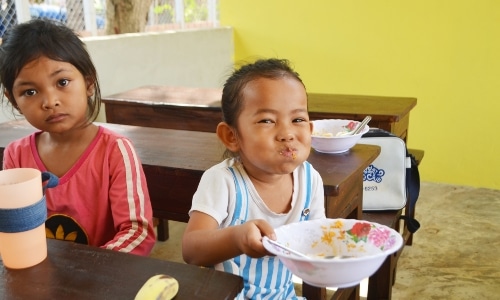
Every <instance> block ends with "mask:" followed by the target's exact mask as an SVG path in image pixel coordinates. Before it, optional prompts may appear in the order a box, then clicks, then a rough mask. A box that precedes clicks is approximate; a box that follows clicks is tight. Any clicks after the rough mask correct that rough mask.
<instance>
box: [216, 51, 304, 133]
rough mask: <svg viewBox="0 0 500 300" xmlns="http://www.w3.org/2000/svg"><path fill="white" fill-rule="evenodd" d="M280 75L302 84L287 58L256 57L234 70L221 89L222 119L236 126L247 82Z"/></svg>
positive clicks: (275, 77)
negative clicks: (254, 59)
mask: <svg viewBox="0 0 500 300" xmlns="http://www.w3.org/2000/svg"><path fill="white" fill-rule="evenodd" d="M280 77H292V78H295V79H297V80H298V81H299V82H300V83H302V85H304V83H303V82H302V79H300V76H299V74H298V73H297V72H295V71H294V70H293V69H292V67H291V66H290V62H289V61H288V60H287V59H277V58H269V59H258V60H256V61H255V62H253V63H249V64H246V65H243V66H242V67H240V68H239V69H237V70H235V71H234V72H233V74H232V75H231V76H230V77H229V78H228V79H227V80H226V83H225V84H224V88H223V90H222V100H221V109H222V120H223V121H224V122H226V123H227V124H228V125H229V126H231V127H234V128H236V124H237V122H236V121H237V119H238V117H239V115H240V113H241V107H242V102H243V96H242V92H243V89H244V88H245V86H246V85H247V83H249V82H250V81H252V80H255V79H258V78H270V79H277V78H280ZM304 88H305V86H304Z"/></svg>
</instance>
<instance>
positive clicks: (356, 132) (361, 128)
mask: <svg viewBox="0 0 500 300" xmlns="http://www.w3.org/2000/svg"><path fill="white" fill-rule="evenodd" d="M371 119H372V117H371V116H366V117H365V118H364V119H363V121H361V123H359V125H358V127H356V129H354V130H353V131H351V135H355V134H358V133H360V132H361V130H363V128H365V125H366V124H368V122H370V120H371Z"/></svg>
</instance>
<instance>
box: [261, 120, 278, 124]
mask: <svg viewBox="0 0 500 300" xmlns="http://www.w3.org/2000/svg"><path fill="white" fill-rule="evenodd" d="M257 123H264V124H272V123H274V122H273V121H272V120H270V119H264V120H260V121H259V122H257Z"/></svg>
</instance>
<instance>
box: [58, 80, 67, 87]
mask: <svg viewBox="0 0 500 300" xmlns="http://www.w3.org/2000/svg"><path fill="white" fill-rule="evenodd" d="M57 84H59V86H67V85H68V84H69V80H68V79H61V80H59V81H58V82H57Z"/></svg>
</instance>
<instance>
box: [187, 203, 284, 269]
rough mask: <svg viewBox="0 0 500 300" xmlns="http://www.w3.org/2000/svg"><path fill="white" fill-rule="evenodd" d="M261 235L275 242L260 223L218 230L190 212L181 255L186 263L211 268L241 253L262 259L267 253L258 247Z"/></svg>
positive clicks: (267, 227) (266, 226)
mask: <svg viewBox="0 0 500 300" xmlns="http://www.w3.org/2000/svg"><path fill="white" fill-rule="evenodd" d="M263 236H268V237H270V238H271V239H276V237H275V235H274V230H273V228H272V227H271V225H269V223H267V222H266V221H264V220H250V221H248V222H245V223H243V224H242V225H237V226H230V227H227V228H222V229H220V228H219V225H218V224H217V221H216V220H215V219H214V218H212V217H211V216H209V215H207V214H205V213H202V212H199V211H193V212H192V213H191V216H190V219H189V222H188V225H187V227H186V229H185V231H184V236H183V238H182V256H183V258H184V260H185V261H186V262H187V263H189V264H193V265H199V266H213V265H215V264H217V263H220V262H223V261H225V260H228V259H230V258H233V257H235V256H238V255H241V254H247V255H248V256H251V257H262V256H265V255H268V254H269V253H268V252H267V251H266V249H265V248H264V246H263V245H262V237H263Z"/></svg>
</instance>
